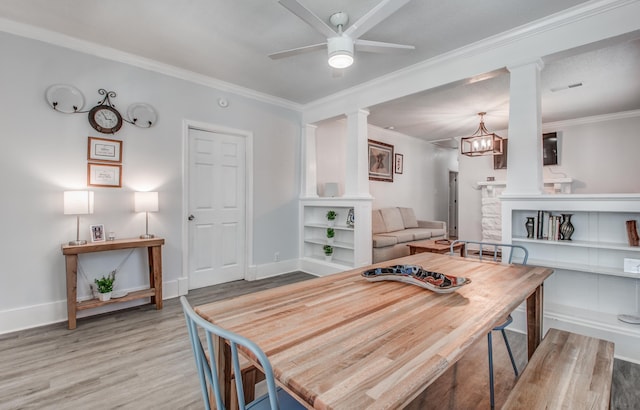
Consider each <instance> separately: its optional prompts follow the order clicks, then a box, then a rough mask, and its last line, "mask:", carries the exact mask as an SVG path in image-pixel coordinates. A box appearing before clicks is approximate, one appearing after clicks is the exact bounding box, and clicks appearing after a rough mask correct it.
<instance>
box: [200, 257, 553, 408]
mask: <svg viewBox="0 0 640 410" xmlns="http://www.w3.org/2000/svg"><path fill="white" fill-rule="evenodd" d="M395 264H409V265H419V266H421V267H423V268H424V269H427V270H431V271H435V272H440V273H444V274H447V275H453V276H463V277H466V278H469V279H471V283H469V284H467V285H465V286H462V287H461V288H459V289H457V290H456V291H454V292H452V293H448V294H440V293H435V292H433V291H430V290H427V289H424V288H422V287H418V286H415V285H411V284H406V283H401V282H392V281H381V282H369V281H367V280H366V279H365V278H364V277H362V276H361V273H362V272H363V271H365V270H368V269H371V268H373V267H382V266H389V265H395ZM552 272H553V271H552V270H551V269H549V268H544V267H537V266H522V265H507V264H500V263H495V262H479V261H475V260H471V259H467V258H460V257H456V256H449V255H439V254H433V253H419V254H416V255H411V256H408V257H405V258H400V259H396V260H393V261H387V262H384V263H379V264H375V265H371V266H367V267H362V268H356V269H352V270H349V271H346V272H342V273H337V274H333V275H330V276H325V277H321V278H316V279H310V280H306V281H303V282H298V283H294V284H290V285H286V286H282V287H278V288H274V289H269V290H265V291H261V292H257V293H252V294H247V295H243V296H239V297H235V298H231V299H227V300H221V301H217V302H213V303H208V304H204V305H200V306H197V307H196V308H195V310H196V312H197V313H198V314H200V315H201V316H202V317H204V318H205V319H207V320H209V321H210V322H212V323H215V324H216V325H219V326H221V327H223V328H226V329H228V330H231V331H233V332H236V333H239V334H241V335H243V336H246V337H248V338H249V339H252V340H253V341H254V342H256V343H257V344H258V345H259V346H260V347H261V348H262V350H263V351H264V352H265V353H266V354H267V356H268V358H269V360H270V362H271V365H272V367H273V370H274V374H275V377H276V381H277V383H278V384H279V385H280V386H282V387H283V388H284V389H286V390H287V391H288V392H289V393H290V394H292V395H293V396H294V397H295V398H296V399H297V400H299V401H300V402H301V403H303V404H304V405H305V406H307V407H308V408H315V409H364V408H371V409H374V408H375V409H378V408H391V409H397V408H402V407H404V406H406V405H407V404H408V403H410V402H411V401H412V400H413V399H414V398H416V397H417V396H418V395H419V394H420V393H421V392H422V391H424V390H425V389H426V388H427V387H428V386H429V385H430V384H431V383H432V382H433V381H435V380H436V379H437V378H438V377H439V376H440V375H442V374H443V373H444V372H445V371H446V370H447V369H448V368H449V367H451V366H452V365H453V364H455V363H456V362H457V361H458V360H459V359H460V358H461V357H462V356H463V355H464V354H465V352H466V351H467V350H468V349H469V348H470V347H471V346H472V345H473V344H474V342H476V341H477V340H478V339H481V338H485V337H486V335H487V333H488V332H489V331H490V330H491V329H492V327H493V326H494V325H495V324H496V323H498V322H500V321H501V320H502V319H504V318H505V317H506V316H507V315H508V314H510V313H511V312H512V311H513V310H515V309H516V308H517V307H518V305H520V304H521V303H522V302H523V301H526V308H527V333H528V335H527V338H528V354H529V357H531V355H532V354H533V351H534V350H535V348H536V347H537V346H538V344H539V343H540V341H541V339H542V334H541V329H542V293H543V292H542V286H543V282H544V280H545V279H546V278H547V277H549V275H551V274H552ZM219 346H220V347H219V349H218V354H219V355H221V357H222V358H223V359H222V360H219V361H218V367H219V370H220V377H221V378H222V382H223V386H224V390H225V394H226V396H227V398H228V397H229V395H230V391H231V389H230V383H229V382H230V374H229V373H230V372H229V369H228V368H225V367H226V366H225V365H224V363H227V361H226V360H224V357H225V355H229V354H230V352H229V348H228V346H227V345H226V344H225V343H221V344H219Z"/></svg>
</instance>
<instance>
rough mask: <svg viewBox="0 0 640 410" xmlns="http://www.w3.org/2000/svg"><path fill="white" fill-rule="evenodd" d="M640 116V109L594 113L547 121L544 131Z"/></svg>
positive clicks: (543, 125)
mask: <svg viewBox="0 0 640 410" xmlns="http://www.w3.org/2000/svg"><path fill="white" fill-rule="evenodd" d="M635 117H640V110H632V111H623V112H616V113H612V114H602V115H593V116H591V117H583V118H574V119H571V120H565V121H556V122H547V123H543V124H542V131H543V132H546V131H553V130H554V129H558V128H565V127H573V126H576V125H585V124H594V123H597V122H604V121H616V120H622V119H625V118H635Z"/></svg>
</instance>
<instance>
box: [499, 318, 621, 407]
mask: <svg viewBox="0 0 640 410" xmlns="http://www.w3.org/2000/svg"><path fill="white" fill-rule="evenodd" d="M612 377H613V343H612V342H608V341H605V340H600V339H596V338H593V337H588V336H582V335H577V334H575V333H570V332H565V331H562V330H558V329H550V330H549V332H548V333H547V335H546V336H545V338H544V339H543V340H542V343H541V344H540V346H538V348H537V349H536V351H535V353H534V354H533V356H532V357H531V360H529V364H527V367H526V368H525V369H524V372H523V373H522V374H521V375H520V378H519V379H518V381H517V382H516V385H515V386H514V387H513V390H512V391H511V393H510V394H509V397H508V398H507V401H506V403H505V404H504V407H502V408H503V409H527V410H529V409H608V408H609V403H610V400H611V378H612Z"/></svg>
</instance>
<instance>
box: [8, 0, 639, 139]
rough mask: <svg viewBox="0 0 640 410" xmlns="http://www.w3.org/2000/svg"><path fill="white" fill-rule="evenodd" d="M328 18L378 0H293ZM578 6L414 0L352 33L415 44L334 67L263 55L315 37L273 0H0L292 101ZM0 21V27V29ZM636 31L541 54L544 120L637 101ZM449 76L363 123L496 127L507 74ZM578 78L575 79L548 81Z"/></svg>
mask: <svg viewBox="0 0 640 410" xmlns="http://www.w3.org/2000/svg"><path fill="white" fill-rule="evenodd" d="M299 1H300V3H302V4H303V5H304V6H306V7H307V8H309V9H310V10H311V11H312V12H314V13H316V14H317V15H318V16H320V17H321V18H323V19H324V20H325V21H328V19H329V16H330V15H331V14H333V13H335V12H337V11H345V12H347V13H348V14H349V16H350V21H351V22H354V21H356V20H357V19H358V18H359V17H361V16H363V15H364V14H365V13H366V12H368V11H369V10H371V9H372V8H373V7H375V6H376V5H377V4H378V3H379V2H380V0H349V1H347V0H322V1H320V0H299ZM581 3H585V0H537V1H535V2H533V1H530V0H509V1H504V0H484V1H477V0H448V1H446V2H445V1H440V0H411V1H410V2H409V3H408V4H406V5H405V6H403V7H402V8H400V9H399V10H398V11H397V12H395V13H394V14H392V15H391V16H390V17H388V18H387V19H385V20H383V21H382V22H381V23H379V24H378V25H376V26H375V27H374V28H372V29H371V30H370V31H368V32H367V33H366V34H364V35H363V36H362V37H361V38H363V39H366V40H376V41H384V42H392V43H401V44H410V45H414V46H415V47H416V48H415V50H411V51H404V52H401V53H399V54H393V55H388V54H377V53H363V52H360V53H359V52H357V51H356V62H355V64H354V65H353V66H352V67H350V68H348V69H345V70H343V73H342V75H341V76H335V75H334V74H333V73H332V71H331V70H330V69H329V67H328V65H327V62H326V60H327V55H326V51H323V50H320V51H315V52H310V53H306V54H302V55H297V56H293V57H289V58H284V59H279V60H272V59H271V58H269V57H268V55H269V54H272V53H274V52H278V51H282V50H286V49H291V48H296V47H300V46H306V45H310V44H316V43H320V42H324V41H325V38H324V37H323V36H322V35H321V34H319V33H318V32H317V31H315V29H313V28H312V27H310V26H309V25H307V24H306V23H305V22H303V21H302V20H300V19H299V18H298V17H296V16H295V15H293V14H292V13H291V12H290V11H288V10H287V9H286V8H285V7H283V6H282V5H281V4H279V3H278V2H277V0H236V1H228V0H182V1H179V2H178V1H175V0H128V1H104V0H56V1H51V0H3V1H2V2H0V18H4V19H6V20H9V21H16V22H19V23H24V24H27V25H31V26H36V27H39V28H42V29H45V30H49V31H53V32H57V33H61V34H64V35H66V36H71V37H75V38H80V39H83V40H85V41H88V42H91V43H97V44H100V45H104V46H107V47H110V48H113V49H116V50H121V51H124V52H127V53H131V54H134V55H138V56H141V57H144V58H148V59H151V60H154V61H158V62H161V63H164V64H168V65H171V66H175V67H179V68H182V69H185V70H189V71H192V72H195V73H198V74H201V75H205V76H208V77H211V78H215V79H218V80H222V81H225V82H228V83H231V84H235V85H238V86H241V87H245V88H248V89H252V90H255V91H258V92H261V93H264V94H267V95H271V96H275V97H278V98H281V99H285V100H288V101H291V102H294V103H297V104H302V105H303V104H306V103H309V102H311V101H314V100H317V99H319V98H322V97H326V96H328V95H331V94H334V93H336V92H339V91H342V90H344V89H347V88H350V87H353V86H356V85H358V84H361V83H364V82H367V81H370V80H372V79H374V78H377V77H380V76H383V75H385V74H389V73H391V72H394V71H397V70H400V69H403V68H406V67H409V66H411V65H414V64H417V63H419V62H421V61H424V60H427V59H430V58H433V57H434V56H437V55H440V54H443V53H445V52H448V51H451V50H455V49H457V48H460V47H462V46H464V45H467V44H470V43H473V42H477V41H479V40H481V39H484V38H488V37H490V36H493V35H496V34H498V33H501V32H504V31H506V30H509V29H512V28H514V27H518V26H521V25H523V24H526V23H528V22H531V21H535V20H538V19H541V18H543V17H546V16H549V15H551V14H554V13H557V12H560V11H563V10H566V9H568V8H571V7H574V6H578V5H580V4H581ZM0 27H1V26H0ZM639 38H640V34H638V35H637V36H636V37H634V36H627V37H626V38H624V39H619V41H613V42H607V44H602V45H597V46H594V47H589V48H588V49H585V50H576V51H575V52H574V53H566V54H565V55H562V56H549V57H548V58H545V64H546V65H545V69H544V70H543V73H542V88H543V94H542V99H543V121H544V122H549V121H560V120H566V119H570V118H577V117H583V116H586V115H597V114H603V113H609V112H619V111H627V110H633V109H640V98H638V96H639V95H640V78H639V77H640V76H638V74H637V73H638V72H640V40H639ZM493 74H494V76H493V77H492V78H490V79H488V80H485V81H480V82H476V83H473V84H467V83H465V82H461V83H460V84H452V85H450V86H447V87H442V88H440V89H437V90H430V91H429V92H424V93H420V94H416V95H412V96H408V97H405V98H402V99H399V100H395V101H391V102H387V103H384V104H380V105H377V106H374V107H368V108H369V109H370V111H371V115H370V116H369V122H370V123H371V124H374V125H377V126H381V127H395V130H396V131H398V132H401V133H403V134H407V135H412V136H415V137H420V138H424V139H427V140H439V139H443V138H450V137H452V136H461V135H468V134H470V133H472V132H473V131H474V130H475V128H476V127H477V122H478V120H477V118H476V116H475V113H476V112H478V111H487V112H488V115H487V116H486V118H485V122H486V125H487V127H488V128H489V129H490V130H495V129H505V128H506V123H507V116H508V98H509V84H508V81H509V80H508V79H509V76H508V73H506V71H505V72H498V73H493ZM579 82H582V84H583V86H581V87H576V88H571V89H562V90H560V91H556V92H551V91H550V89H552V88H553V89H555V88H562V87H566V86H568V85H569V84H574V83H579Z"/></svg>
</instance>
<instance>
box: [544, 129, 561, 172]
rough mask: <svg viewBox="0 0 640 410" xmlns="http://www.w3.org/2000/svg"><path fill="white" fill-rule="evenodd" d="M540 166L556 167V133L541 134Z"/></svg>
mask: <svg viewBox="0 0 640 410" xmlns="http://www.w3.org/2000/svg"><path fill="white" fill-rule="evenodd" d="M542 165H558V133H557V132H548V133H546V134H542Z"/></svg>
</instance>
